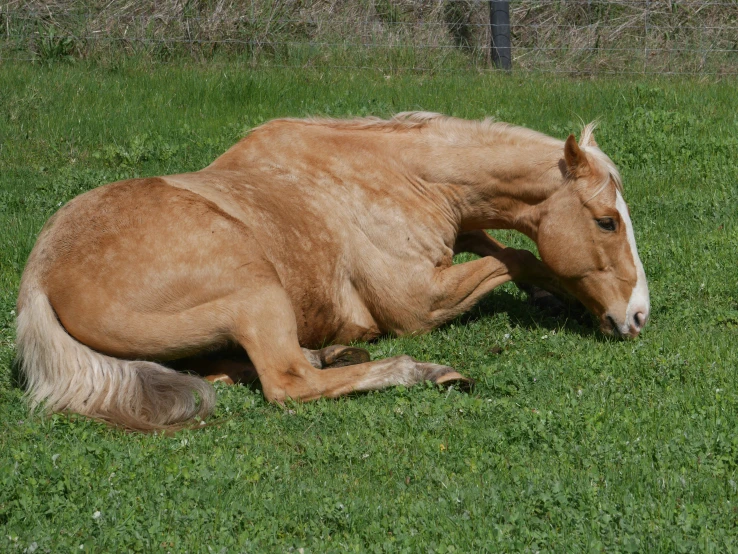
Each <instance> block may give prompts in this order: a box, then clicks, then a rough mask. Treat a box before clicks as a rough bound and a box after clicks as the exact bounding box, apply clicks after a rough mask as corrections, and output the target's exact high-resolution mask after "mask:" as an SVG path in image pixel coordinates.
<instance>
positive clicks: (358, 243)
mask: <svg viewBox="0 0 738 554" xmlns="http://www.w3.org/2000/svg"><path fill="white" fill-rule="evenodd" d="M621 193H622V184H621V181H620V176H619V174H618V171H617V169H616V168H615V166H614V165H613V163H612V162H611V161H610V159H609V158H608V157H607V156H606V155H605V154H603V153H602V151H601V150H600V149H599V148H598V147H597V145H596V143H595V141H594V138H593V135H592V126H591V125H590V126H587V127H585V128H584V130H583V132H582V136H581V140H580V142H579V144H577V142H576V140H575V139H574V136H573V135H572V136H569V138H568V139H567V140H566V141H565V142H563V141H559V140H556V139H553V138H550V137H547V136H545V135H542V134H540V133H537V132H534V131H530V130H527V129H523V128H520V127H514V126H511V125H507V124H504V123H494V122H491V121H482V122H478V121H464V120H459V119H454V118H450V117H445V116H441V115H438V114H430V113H406V114H399V115H397V116H395V117H394V118H392V119H391V120H389V121H384V120H379V119H355V120H347V121H341V120H324V119H320V120H295V119H281V120H276V121H272V122H270V123H267V124H266V125H263V126H261V127H259V128H257V129H255V130H254V131H252V132H251V133H250V134H249V136H247V137H246V138H244V139H243V140H242V141H240V142H239V143H238V144H236V145H235V146H233V147H232V148H231V149H230V150H228V151H227V152H226V153H225V154H223V155H222V156H221V157H220V158H218V159H217V160H215V162H213V163H212V164H211V165H210V166H208V167H206V168H205V169H203V170H201V171H197V172H194V173H186V174H181V175H173V176H168V177H156V178H148V179H131V180H127V181H121V182H118V183H113V184H109V185H106V186H103V187H100V188H97V189H94V190H92V191H90V192H87V193H85V194H83V195H81V196H79V197H77V198H75V199H74V200H72V201H71V202H69V203H68V204H67V205H65V206H64V207H63V208H61V209H60V210H59V211H58V212H57V213H56V214H55V215H54V216H53V217H52V218H51V219H50V220H49V221H48V223H47V224H46V226H45V227H44V229H43V230H42V231H41V234H40V236H39V238H38V241H37V243H36V246H35V247H34V249H33V251H32V253H31V255H30V258H29V260H28V264H27V266H26V269H25V272H24V274H23V278H22V281H21V286H20V293H19V298H18V328H17V348H18V354H19V357H20V363H21V368H22V372H23V373H24V375H25V379H26V384H27V389H28V396H29V398H30V402H31V405H32V406H35V405H38V404H39V403H41V402H44V403H45V406H46V408H47V409H48V410H50V411H60V410H68V411H73V412H78V413H81V414H85V415H87V416H91V417H95V418H100V419H104V420H107V421H109V422H113V423H115V424H119V425H123V426H125V427H128V428H132V429H140V430H146V429H157V428H164V427H168V426H177V425H181V424H182V422H185V421H187V420H189V419H190V418H192V417H194V416H196V415H198V414H199V415H201V416H204V415H206V414H208V413H209V412H210V410H211V409H212V407H213V404H214V393H213V390H212V388H211V386H210V385H209V384H207V383H206V382H205V381H204V380H202V379H201V378H199V377H196V376H193V375H188V374H186V373H182V372H178V371H175V370H173V369H170V368H169V367H165V366H164V365H161V363H167V364H169V362H171V361H174V360H180V359H183V358H189V359H198V358H197V357H198V356H200V357H201V358H199V359H201V360H206V359H207V356H205V354H207V353H208V352H212V351H215V350H219V349H224V348H228V347H229V346H230V347H233V346H234V345H235V346H238V347H241V348H243V350H245V352H246V353H247V354H248V358H249V359H250V363H251V364H253V366H252V367H255V370H256V372H257V374H258V377H259V380H260V381H261V385H262V388H263V391H264V396H265V397H266V398H267V399H268V400H270V401H278V402H279V401H282V400H284V399H286V398H293V399H302V400H310V399H314V398H320V397H323V396H325V397H335V396H339V395H342V394H346V393H350V392H352V391H365V390H372V389H379V388H382V387H387V386H390V385H397V384H403V385H412V384H414V383H418V382H420V381H423V380H431V381H434V382H436V383H444V382H449V381H454V380H463V379H464V378H463V377H462V376H461V375H460V374H458V373H457V372H456V371H454V369H452V368H450V367H446V366H441V365H435V364H431V363H422V362H418V361H416V360H414V359H412V358H410V357H408V356H399V357H395V358H390V359H386V360H379V361H373V362H370V361H369V358H368V355H366V354H365V353H364V352H363V351H361V350H359V349H351V348H344V347H333V348H330V349H323V350H320V351H309V350H306V349H304V348H303V347H309V348H316V347H320V346H322V345H325V344H330V343H346V342H349V341H355V340H367V339H372V338H375V337H377V336H379V335H381V334H384V333H397V334H406V333H418V332H423V331H427V330H429V329H432V328H434V327H436V326H438V325H440V324H442V323H444V322H446V321H448V320H450V319H452V318H454V317H456V316H457V315H459V314H460V313H462V312H464V311H466V310H468V309H469V308H471V307H472V306H474V304H476V303H477V302H478V301H479V300H480V299H481V298H482V297H483V296H484V295H486V294H488V293H489V292H490V291H491V290H492V289H494V288H495V287H497V286H499V285H501V284H502V283H505V282H507V281H510V280H514V281H516V282H522V283H530V284H533V285H536V286H539V287H542V288H544V289H547V290H550V291H552V292H557V291H558V292H562V291H563V292H566V293H570V294H572V295H574V296H575V297H576V298H578V299H579V300H581V302H582V303H584V305H585V306H586V307H587V308H588V309H589V310H590V311H591V312H593V313H594V314H595V315H596V316H597V317H598V318H599V320H600V322H601V328H602V329H603V331H605V332H606V333H610V334H615V335H619V336H625V337H635V336H636V335H638V334H639V332H640V331H641V329H642V328H643V326H644V324H645V323H646V320H647V319H648V315H649V297H648V287H647V284H646V277H645V274H644V272H643V267H642V265H641V262H640V260H639V258H638V252H637V250H636V245H635V239H634V236H633V228H632V225H631V221H630V216H629V212H628V208H627V206H626V204H625V202H624V200H623V197H622V194H621ZM484 229H516V230H518V231H520V232H522V233H525V234H526V235H527V236H529V237H530V238H531V239H532V240H534V241H535V242H536V244H537V246H538V250H539V252H540V255H541V259H542V261H539V260H538V259H537V258H536V257H535V256H533V255H532V254H531V253H530V252H528V251H525V250H516V249H512V248H505V247H504V246H503V245H501V244H499V243H498V242H496V241H495V240H494V239H492V238H491V237H489V236H488V235H487V234H486V233H485V231H484ZM456 252H473V253H475V254H478V255H480V256H482V257H481V258H479V259H476V260H474V261H470V262H466V263H462V264H457V265H453V263H452V260H453V255H454V253H456ZM193 357H194V358H193ZM160 362H161V363H160ZM347 364H353V365H348V366H347V367H343V368H341V369H329V370H322V371H321V370H320V369H317V368H320V367H330V366H339V365H347ZM169 365H171V364H169ZM207 373H208V371H207V370H206V371H204V374H207ZM215 378H216V379H217V377H215Z"/></svg>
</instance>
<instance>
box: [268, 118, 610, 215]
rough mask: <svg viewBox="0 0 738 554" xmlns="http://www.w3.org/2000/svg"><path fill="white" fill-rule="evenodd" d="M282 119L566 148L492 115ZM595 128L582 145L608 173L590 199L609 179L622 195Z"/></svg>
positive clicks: (586, 128) (585, 132) (460, 142)
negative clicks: (497, 119)
mask: <svg viewBox="0 0 738 554" xmlns="http://www.w3.org/2000/svg"><path fill="white" fill-rule="evenodd" d="M282 121H291V122H297V123H303V124H308V125H322V126H325V127H330V128H334V129H335V128H340V129H353V130H363V129H366V130H370V129H371V130H378V131H386V132H402V131H409V130H416V129H424V130H428V131H430V132H432V133H433V134H434V136H436V137H437V138H439V139H441V140H444V141H446V142H447V143H449V144H451V145H453V146H459V147H475V146H477V147H478V146H492V145H494V144H495V143H498V142H500V141H502V140H504V141H506V142H512V143H519V144H522V143H526V142H537V143H539V144H541V145H542V146H548V147H551V148H554V149H563V147H564V141H562V140H559V139H557V138H554V137H550V136H548V135H546V134H544V133H540V132H538V131H534V130H532V129H528V128H526V127H520V126H518V125H513V124H511V123H504V122H501V121H495V120H494V119H493V118H490V117H486V118H484V119H482V120H468V119H460V118H457V117H452V116H448V115H444V114H440V113H436V112H424V111H411V112H400V113H397V114H395V115H393V116H392V117H391V118H389V119H382V118H379V117H356V118H352V119H337V118H329V117H309V118H306V119H299V118H285V119H283V120H282ZM596 128H597V122H596V121H593V122H591V123H587V124H585V125H583V127H582V130H581V132H580V139H579V146H580V148H581V149H582V150H584V151H585V152H586V153H587V154H588V155H589V157H590V159H591V160H592V161H594V162H596V163H597V164H598V165H601V166H602V167H603V168H604V170H603V173H604V174H605V175H607V178H605V179H604V180H603V182H602V183H601V185H600V186H599V187H598V189H597V191H596V192H595V193H594V194H593V195H592V196H591V197H590V198H589V199H588V200H587V202H589V201H590V200H592V199H593V198H595V197H596V196H597V195H599V194H600V193H601V192H602V191H603V190H604V189H605V188H606V187H607V185H608V184H609V183H610V181H612V182H613V183H614V184H615V187H616V189H617V190H618V191H620V193H621V194H622V193H623V181H622V179H621V177H620V172H619V171H618V168H617V167H616V166H615V164H614V163H613V162H612V160H611V159H610V158H609V157H608V156H607V154H605V153H604V152H603V151H602V150H600V148H599V146H598V145H597V142H596V141H595V139H594V131H595V129H596ZM585 204H586V202H585Z"/></svg>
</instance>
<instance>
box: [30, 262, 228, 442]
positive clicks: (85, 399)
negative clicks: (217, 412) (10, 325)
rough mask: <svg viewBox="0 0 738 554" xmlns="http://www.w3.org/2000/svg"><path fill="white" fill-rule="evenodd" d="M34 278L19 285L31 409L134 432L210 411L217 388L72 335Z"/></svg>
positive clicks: (178, 425) (167, 425)
mask: <svg viewBox="0 0 738 554" xmlns="http://www.w3.org/2000/svg"><path fill="white" fill-rule="evenodd" d="M27 271H28V268H27ZM25 277H31V276H25ZM33 280H34V279H33V278H32V277H31V279H28V278H26V279H24V281H26V282H24V283H22V284H21V293H20V295H19V303H18V305H19V311H18V320H17V334H16V349H17V354H18V357H19V362H20V370H21V375H22V376H23V378H24V380H25V385H26V396H27V398H28V401H29V404H30V405H31V408H32V409H35V408H37V407H39V406H43V408H44V409H45V410H46V411H48V412H62V411H71V412H77V413H80V414H82V415H85V416H89V417H92V418H95V419H100V420H103V421H106V422H108V423H111V424H113V425H118V426H121V427H125V428H127V429H132V430H137V431H154V430H158V429H177V428H182V427H185V425H184V423H185V422H187V421H188V420H190V419H192V418H193V417H195V416H198V415H199V416H200V417H205V416H207V415H209V414H210V413H211V412H212V409H213V407H214V405H215V391H214V390H213V388H212V387H211V386H210V385H209V384H208V383H207V382H206V381H204V380H203V379H200V378H199V377H195V376H193V375H187V374H184V373H179V372H177V371H174V370H172V369H169V368H166V367H164V366H162V365H160V364H157V363H154V362H148V361H131V360H121V359H118V358H113V357H111V356H106V355H104V354H100V353H99V352H96V351H94V350H92V349H91V348H89V347H87V346H85V345H84V344H82V343H80V342H78V341H77V340H75V339H74V338H73V337H72V336H71V335H69V333H67V332H66V330H65V329H64V327H63V326H62V325H61V323H60V321H59V319H58V318H57V316H56V313H55V312H54V309H53V308H52V306H51V304H50V302H49V299H48V297H47V296H46V294H45V293H44V292H43V291H42V290H41V288H40V287H39V286H38V285H37V284H36V283H29V282H28V281H33ZM21 300H22V301H21Z"/></svg>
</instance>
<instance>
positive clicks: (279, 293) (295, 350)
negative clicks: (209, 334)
mask: <svg viewBox="0 0 738 554" xmlns="http://www.w3.org/2000/svg"><path fill="white" fill-rule="evenodd" d="M255 298H257V299H258V301H255ZM252 322H258V324H254V323H252ZM232 332H233V338H234V339H235V340H237V341H238V342H239V343H240V344H241V345H242V346H243V348H244V349H245V350H246V352H247V353H248V355H249V358H250V359H251V361H252V362H253V364H254V366H255V368H256V371H257V373H258V375H259V380H260V381H261V385H262V389H263V391H264V396H265V397H266V398H267V400H270V401H276V402H281V401H284V400H285V399H287V398H292V399H295V400H298V399H299V400H313V399H317V398H321V397H336V396H341V395H344V394H348V393H351V392H357V391H368V390H377V389H381V388H385V387H389V386H393V385H405V386H411V385H414V384H417V383H420V382H422V381H432V382H435V383H439V384H440V383H448V382H453V381H458V382H462V383H470V380H468V379H466V378H465V377H463V376H462V375H460V374H459V373H457V372H456V371H455V370H454V369H453V368H451V367H448V366H444V365H438V364H431V363H423V362H418V361H417V360H414V359H413V358H411V357H410V356H396V357H394V358H388V359H384V360H377V361H374V362H369V361H366V362H362V363H358V364H355V365H348V366H345V367H343V368H341V369H340V370H338V369H337V370H331V371H321V370H319V369H316V368H315V367H314V366H313V365H312V364H311V363H310V362H309V361H308V358H307V357H306V355H305V352H304V351H303V349H301V348H300V345H299V342H298V337H297V324H296V320H295V314H294V312H293V310H292V305H291V303H290V300H289V297H288V295H287V293H286V291H285V290H284V289H283V288H282V287H281V285H278V284H274V285H272V286H268V287H264V290H261V291H259V294H258V295H250V298H248V299H247V300H246V299H245V301H244V302H242V303H241V304H240V311H239V314H238V319H237V320H236V321H234V329H233V330H232ZM344 348H349V347H344ZM336 351H337V352H339V353H340V352H341V351H340V350H338V349H337V350H336ZM332 353H334V351H329V352H328V353H325V354H324V355H326V356H328V357H330V356H329V355H330V354H332ZM344 353H345V352H344ZM356 356H357V358H358V359H363V358H364V357H365V355H364V354H360V353H359V354H356ZM339 357H340V356H339ZM351 357H352V356H350V358H351Z"/></svg>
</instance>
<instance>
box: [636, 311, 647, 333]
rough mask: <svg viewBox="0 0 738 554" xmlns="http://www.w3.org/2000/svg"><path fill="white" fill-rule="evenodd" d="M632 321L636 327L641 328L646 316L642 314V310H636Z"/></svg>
mask: <svg viewBox="0 0 738 554" xmlns="http://www.w3.org/2000/svg"><path fill="white" fill-rule="evenodd" d="M633 322H634V323H635V325H636V327H637V328H638V329H641V328H642V327H643V325H644V324H645V323H646V316H645V315H643V312H638V313H636V314H635V315H634V316H633Z"/></svg>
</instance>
